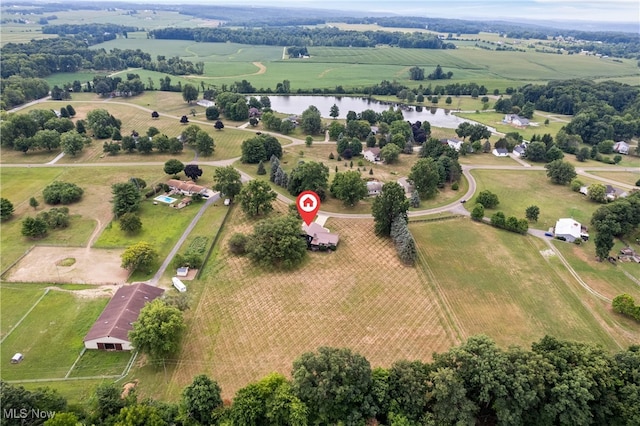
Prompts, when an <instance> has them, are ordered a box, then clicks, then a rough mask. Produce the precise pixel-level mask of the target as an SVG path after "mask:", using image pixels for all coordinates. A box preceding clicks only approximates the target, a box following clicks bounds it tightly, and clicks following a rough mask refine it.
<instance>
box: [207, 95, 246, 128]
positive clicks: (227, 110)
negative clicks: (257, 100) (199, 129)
mask: <svg viewBox="0 0 640 426" xmlns="http://www.w3.org/2000/svg"><path fill="white" fill-rule="evenodd" d="M215 99H216V106H217V107H218V109H219V110H220V111H221V112H222V113H223V114H224V115H225V117H227V118H228V119H229V120H233V121H242V120H246V119H247V118H249V105H248V104H247V100H246V99H245V97H244V96H243V95H241V94H240V93H234V92H222V93H218V94H217V95H216V97H215Z"/></svg>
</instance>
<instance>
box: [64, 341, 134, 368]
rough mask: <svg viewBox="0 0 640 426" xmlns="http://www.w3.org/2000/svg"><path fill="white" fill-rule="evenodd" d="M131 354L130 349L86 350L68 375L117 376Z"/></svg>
mask: <svg viewBox="0 0 640 426" xmlns="http://www.w3.org/2000/svg"><path fill="white" fill-rule="evenodd" d="M83 337H84V336H83ZM132 356H133V353H132V352H130V351H121V352H106V351H93V350H87V351H86V352H85V353H84V354H82V357H81V358H80V360H79V361H78V363H77V364H76V366H75V367H73V370H72V371H71V374H69V377H92V376H117V375H119V374H122V372H123V371H124V369H125V367H126V366H127V364H128V363H129V360H130V359H131V357H132Z"/></svg>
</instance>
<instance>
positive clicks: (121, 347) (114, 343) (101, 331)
mask: <svg viewBox="0 0 640 426" xmlns="http://www.w3.org/2000/svg"><path fill="white" fill-rule="evenodd" d="M162 293H164V290H163V289H161V288H158V287H154V286H151V285H148V284H144V283H138V284H132V285H126V286H124V287H120V288H119V289H118V291H116V294H114V295H113V297H112V298H111V300H110V301H109V303H108V304H107V306H106V307H105V308H104V311H102V313H101V314H100V316H99V317H98V319H97V320H96V322H95V323H94V324H93V327H91V330H89V332H88V333H87V335H86V336H85V337H84V347H85V348H87V349H102V350H112V351H130V350H131V349H132V347H131V342H130V341H129V331H130V330H131V329H132V328H133V326H132V324H133V323H134V322H135V321H136V320H137V319H138V315H140V310H141V309H142V308H143V306H144V305H145V304H146V303H147V302H150V301H152V300H153V299H156V298H158V297H160V295H161V294H162Z"/></svg>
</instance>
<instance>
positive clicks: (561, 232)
mask: <svg viewBox="0 0 640 426" xmlns="http://www.w3.org/2000/svg"><path fill="white" fill-rule="evenodd" d="M554 234H555V236H556V238H559V239H564V240H566V241H569V242H571V243H572V242H574V241H575V240H577V239H579V238H582V239H583V240H585V241H586V240H588V239H589V234H587V233H586V230H584V231H583V228H582V225H580V223H579V222H576V221H575V220H573V219H571V218H564V219H558V221H557V222H556V226H555V228H554Z"/></svg>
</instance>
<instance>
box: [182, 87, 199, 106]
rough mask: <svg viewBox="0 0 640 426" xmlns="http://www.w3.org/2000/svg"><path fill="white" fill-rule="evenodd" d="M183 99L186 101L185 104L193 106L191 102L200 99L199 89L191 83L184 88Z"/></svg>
mask: <svg viewBox="0 0 640 426" xmlns="http://www.w3.org/2000/svg"><path fill="white" fill-rule="evenodd" d="M182 99H184V101H185V102H187V103H189V104H191V102H193V101H195V100H196V99H198V88H197V87H196V86H194V85H193V84H189V83H187V84H185V85H184V86H182Z"/></svg>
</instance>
